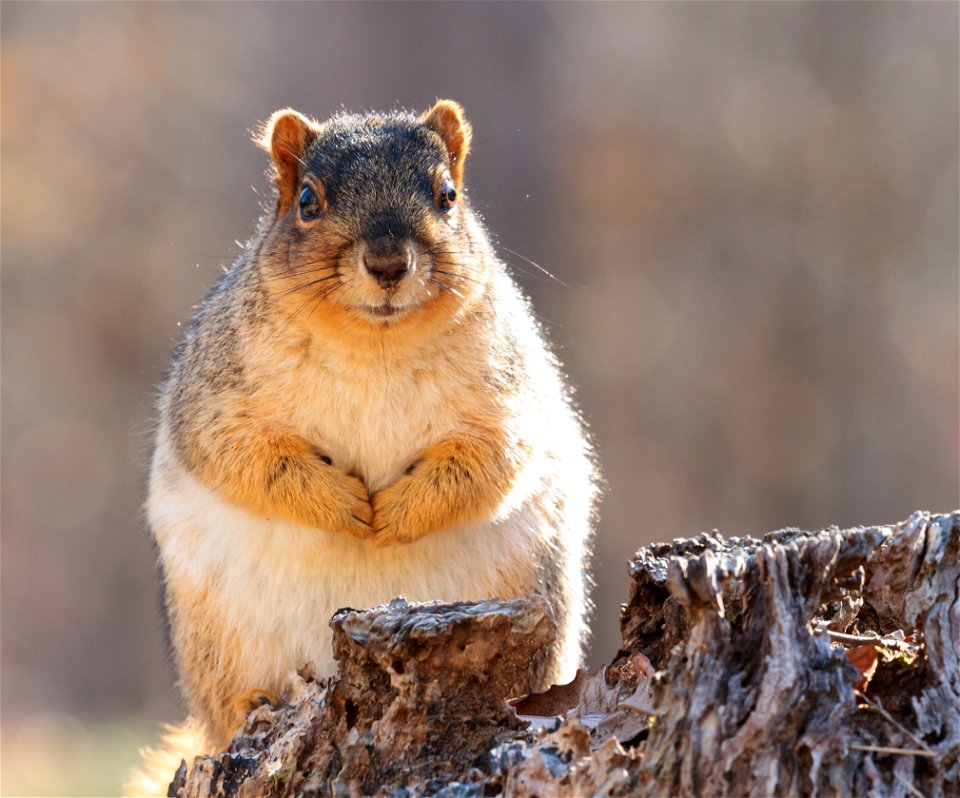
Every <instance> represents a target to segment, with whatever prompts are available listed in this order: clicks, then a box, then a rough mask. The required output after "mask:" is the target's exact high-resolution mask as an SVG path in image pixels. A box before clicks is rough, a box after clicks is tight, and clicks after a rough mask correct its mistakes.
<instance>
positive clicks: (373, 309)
mask: <svg viewBox="0 0 960 798" xmlns="http://www.w3.org/2000/svg"><path fill="white" fill-rule="evenodd" d="M406 310H407V308H398V307H397V306H396V305H391V304H390V303H389V302H384V303H383V304H382V305H365V306H364V307H363V312H364V313H368V314H369V315H371V316H376V317H378V318H381V319H387V318H390V317H391V316H398V315H400V314H401V313H404V312H405V311H406Z"/></svg>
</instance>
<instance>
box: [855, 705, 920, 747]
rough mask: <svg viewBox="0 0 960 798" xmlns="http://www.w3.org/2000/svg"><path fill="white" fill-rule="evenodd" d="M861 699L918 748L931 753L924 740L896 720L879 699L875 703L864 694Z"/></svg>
mask: <svg viewBox="0 0 960 798" xmlns="http://www.w3.org/2000/svg"><path fill="white" fill-rule="evenodd" d="M860 697H861V698H862V699H863V700H864V701H866V702H867V704H868V705H869V707H870V708H871V709H873V710H875V711H876V712H879V713H880V714H881V715H883V717H885V718H886V719H887V720H888V721H890V723H892V724H893V725H894V726H896V727H897V728H898V729H899V730H900V731H902V732H903V733H904V734H905V735H907V737H909V738H910V739H911V740H913V741H914V742H915V743H916V744H917V748H922V749H923V750H924V751H929V750H930V748H929V746H927V745H926V744H925V743H924V742H923V740H921V739H920V738H919V737H917V735H915V734H914V733H913V732H912V731H910V730H909V729H908V728H906V727H905V726H903V725H902V724H901V723H900V722H899V721H898V720H896V719H895V718H894V717H893V716H892V715H891V714H890V713H889V712H887V710H886V709H884V707H883V704H881V703H880V699H877V700H876V701H875V702H874V701H871V700H870V699H869V698H867V697H866V696H865V695H864V694H863V693H861V694H860Z"/></svg>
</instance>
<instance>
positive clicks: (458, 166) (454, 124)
mask: <svg viewBox="0 0 960 798" xmlns="http://www.w3.org/2000/svg"><path fill="white" fill-rule="evenodd" d="M420 123H421V124H423V125H426V126H427V127H428V128H430V129H431V130H433V131H434V132H435V133H437V134H438V135H439V136H440V138H441V139H443V143H444V144H446V146H447V153H448V154H449V156H450V177H452V178H453V182H454V183H455V184H456V186H457V188H458V189H459V188H460V185H461V184H462V183H463V164H464V161H466V159H467V153H468V152H470V137H471V135H472V128H471V127H470V123H469V122H468V121H467V118H466V117H465V116H464V115H463V108H461V107H460V104H459V103H455V102H454V101H453V100H437V103H436V105H434V106H433V108H431V109H430V110H429V111H426V112H425V113H424V114H423V115H422V116H421V117H420Z"/></svg>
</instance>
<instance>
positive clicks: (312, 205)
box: [300, 186, 320, 221]
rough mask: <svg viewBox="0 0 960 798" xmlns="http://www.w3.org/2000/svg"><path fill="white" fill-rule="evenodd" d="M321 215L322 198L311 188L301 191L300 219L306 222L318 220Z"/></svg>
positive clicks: (306, 187)
mask: <svg viewBox="0 0 960 798" xmlns="http://www.w3.org/2000/svg"><path fill="white" fill-rule="evenodd" d="M319 215H320V198H319V197H318V196H317V192H316V191H314V190H313V188H312V187H311V186H304V187H303V189H302V190H301V191H300V218H301V219H303V220H304V221H309V220H310V219H316V218H317V217H318V216H319Z"/></svg>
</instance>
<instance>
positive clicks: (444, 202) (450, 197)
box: [439, 177, 457, 213]
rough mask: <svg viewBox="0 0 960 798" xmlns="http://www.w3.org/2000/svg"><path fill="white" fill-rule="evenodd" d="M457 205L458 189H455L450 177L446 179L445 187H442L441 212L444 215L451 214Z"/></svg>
mask: <svg viewBox="0 0 960 798" xmlns="http://www.w3.org/2000/svg"><path fill="white" fill-rule="evenodd" d="M456 204H457V189H456V188H455V187H454V185H453V181H452V180H451V179H450V178H449V177H448V178H445V179H444V181H443V185H442V186H440V199H439V205H440V210H441V211H443V212H444V213H450V211H452V210H453V206H454V205H456Z"/></svg>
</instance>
